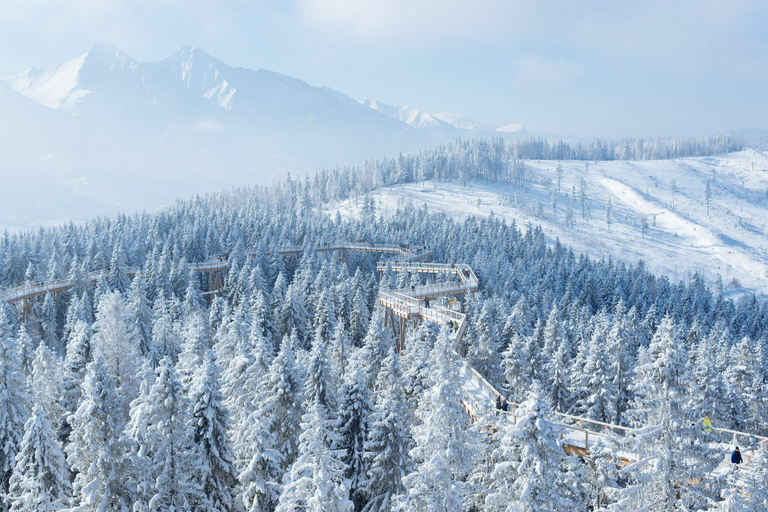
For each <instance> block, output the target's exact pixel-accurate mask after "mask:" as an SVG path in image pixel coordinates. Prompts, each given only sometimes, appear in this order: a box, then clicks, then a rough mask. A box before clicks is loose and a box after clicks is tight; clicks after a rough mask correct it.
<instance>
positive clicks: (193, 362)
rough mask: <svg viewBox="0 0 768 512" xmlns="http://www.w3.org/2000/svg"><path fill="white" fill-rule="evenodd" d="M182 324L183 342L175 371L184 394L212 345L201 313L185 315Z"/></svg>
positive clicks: (206, 321)
mask: <svg viewBox="0 0 768 512" xmlns="http://www.w3.org/2000/svg"><path fill="white" fill-rule="evenodd" d="M183 324H184V328H183V337H184V341H183V342H182V344H181V352H180V353H179V361H178V362H177V363H176V371H177V372H178V374H179V380H180V381H181V385H182V387H183V388H184V392H185V393H188V392H189V389H190V385H191V384H192V379H193V375H194V374H195V372H197V371H199V370H200V368H201V367H202V366H203V363H204V361H205V356H206V354H207V353H208V351H209V350H211V345H212V343H211V335H210V330H209V328H208V319H207V318H206V317H205V315H204V314H203V313H202V312H201V311H194V312H192V313H191V314H189V315H187V316H186V317H185V318H184V322H183Z"/></svg>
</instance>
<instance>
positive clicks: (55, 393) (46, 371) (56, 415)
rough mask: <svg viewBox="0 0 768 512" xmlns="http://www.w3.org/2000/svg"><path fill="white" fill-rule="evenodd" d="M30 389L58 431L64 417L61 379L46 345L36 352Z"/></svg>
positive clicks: (43, 344)
mask: <svg viewBox="0 0 768 512" xmlns="http://www.w3.org/2000/svg"><path fill="white" fill-rule="evenodd" d="M28 387H29V389H30V391H31V392H32V396H33V398H34V401H35V403H37V404H38V405H40V406H41V407H42V409H43V412H44V414H45V417H46V418H51V420H50V421H49V422H50V423H51V424H53V425H54V429H58V426H59V419H60V418H61V416H62V415H63V409H62V407H61V403H60V401H59V393H60V389H61V378H60V373H59V369H58V367H57V365H56V362H55V361H54V357H53V353H52V352H51V350H50V349H49V348H48V346H47V345H46V344H45V343H40V344H39V345H38V346H37V349H36V350H35V359H34V361H32V377H31V379H29V382H28Z"/></svg>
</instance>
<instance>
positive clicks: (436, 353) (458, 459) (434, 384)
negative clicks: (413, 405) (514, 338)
mask: <svg viewBox="0 0 768 512" xmlns="http://www.w3.org/2000/svg"><path fill="white" fill-rule="evenodd" d="M451 344H452V341H451V339H450V337H449V335H448V331H447V329H445V328H444V329H442V330H441V332H440V336H439V337H438V340H437V343H436V344H435V348H434V349H433V350H432V352H431V353H430V366H431V368H432V371H431V373H430V378H429V381H430V384H431V386H430V388H429V389H427V390H425V391H424V392H423V393H422V395H421V397H420V400H419V406H418V408H417V410H416V417H417V418H418V420H419V421H420V424H418V425H416V426H415V427H414V428H413V438H414V441H415V447H414V448H413V449H412V450H411V453H410V454H411V457H413V459H414V469H413V471H412V472H411V473H409V474H408V475H406V476H405V477H404V478H403V487H404V491H403V493H402V494H401V495H399V496H398V498H397V503H396V505H395V509H396V510H435V511H438V510H439V511H446V512H447V511H452V510H462V509H463V503H464V494H465V492H466V479H467V477H468V475H469V472H470V470H471V468H472V467H473V465H474V463H475V455H476V453H475V441H476V436H474V435H473V432H472V431H471V430H470V429H469V426H470V418H469V415H468V414H467V413H466V411H465V410H464V408H463V406H462V404H461V399H462V398H463V393H462V390H461V388H460V386H459V384H458V383H457V382H456V381H455V376H456V375H458V373H459V365H460V364H461V363H460V361H459V359H458V355H456V353H455V352H454V351H453V350H451Z"/></svg>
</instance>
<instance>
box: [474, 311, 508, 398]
mask: <svg viewBox="0 0 768 512" xmlns="http://www.w3.org/2000/svg"><path fill="white" fill-rule="evenodd" d="M493 313H494V312H493V306H492V304H491V301H485V302H484V303H483V306H482V308H481V309H480V314H479V315H478V316H477V319H476V320H475V322H474V331H475V336H474V338H473V342H472V345H471V346H470V347H469V352H468V354H467V360H468V362H469V364H470V365H471V366H472V367H473V368H475V369H476V370H477V371H478V372H480V374H481V375H482V376H483V377H485V378H486V379H488V381H489V382H490V383H491V384H494V385H496V386H498V385H499V384H501V381H502V380H503V379H502V371H501V365H500V357H499V344H498V339H499V335H498V332H497V330H496V324H495V322H494V319H493V318H494V314H493Z"/></svg>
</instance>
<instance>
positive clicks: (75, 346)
mask: <svg viewBox="0 0 768 512" xmlns="http://www.w3.org/2000/svg"><path fill="white" fill-rule="evenodd" d="M90 361H91V334H90V329H89V328H88V324H86V323H85V322H84V321H82V320H79V321H77V322H76V323H75V325H74V328H73V329H72V332H70V335H69V342H68V343H67V354H66V356H65V357H64V365H63V367H62V370H61V398H60V403H61V407H62V408H63V409H64V417H63V418H62V430H63V431H64V433H65V434H66V433H68V431H69V428H70V427H69V419H68V417H69V415H71V414H74V413H75V411H77V408H78V407H79V406H80V402H81V401H82V386H83V382H84V381H85V371H86V365H87V364H88V363H89V362H90Z"/></svg>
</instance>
